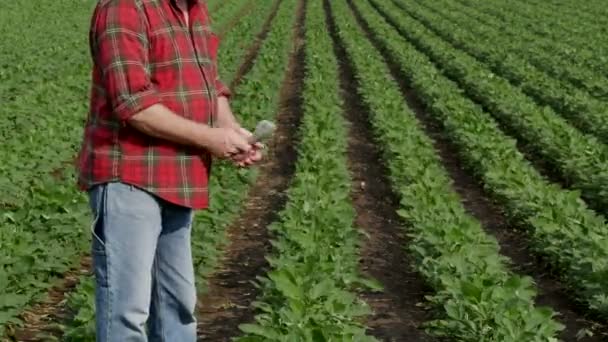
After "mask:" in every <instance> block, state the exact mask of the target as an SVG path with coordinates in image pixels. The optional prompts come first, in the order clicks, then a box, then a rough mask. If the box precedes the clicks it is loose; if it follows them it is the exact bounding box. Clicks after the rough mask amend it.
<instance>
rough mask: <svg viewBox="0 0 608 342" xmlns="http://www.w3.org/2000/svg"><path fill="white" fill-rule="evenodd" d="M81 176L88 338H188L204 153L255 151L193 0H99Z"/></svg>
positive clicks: (237, 156)
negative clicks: (89, 267) (91, 218)
mask: <svg viewBox="0 0 608 342" xmlns="http://www.w3.org/2000/svg"><path fill="white" fill-rule="evenodd" d="M90 44H91V46H90V48H91V54H92V57H93V61H94V67H93V86H92V93H91V103H90V106H91V107H90V113H89V117H88V120H87V123H86V127H85V133H84V141H83V145H82V149H81V152H80V160H79V185H80V187H81V188H82V189H84V190H87V191H88V192H89V195H90V200H91V206H92V208H93V212H94V214H95V222H94V225H93V229H92V230H93V244H92V245H93V246H92V252H93V261H94V270H95V278H96V314H97V322H96V324H97V341H101V342H104V341H111V342H115V341H147V340H149V341H168V342H173V341H175V342H188V341H195V340H196V320H195V316H194V307H195V303H196V290H195V287H194V270H193V265H192V256H191V249H190V230H191V222H192V215H193V210H195V209H204V208H206V207H207V206H208V193H207V181H208V178H209V172H210V165H211V159H212V156H214V157H218V158H228V159H231V160H233V161H234V163H235V164H237V165H239V166H249V165H252V164H254V163H256V162H257V161H259V160H260V159H261V154H260V151H259V149H260V147H261V146H260V145H257V144H254V145H252V144H250V143H249V142H248V140H247V138H248V137H249V136H250V135H251V133H249V132H248V131H246V130H244V129H242V128H240V126H239V124H238V123H237V121H236V120H235V118H234V116H233V114H232V112H231V110H230V106H229V103H228V97H229V91H228V89H227V88H226V87H225V86H224V85H223V84H222V83H221V82H220V81H219V79H218V74H217V62H216V56H217V48H218V38H217V37H216V36H215V35H214V34H213V33H212V32H211V31H210V27H209V15H208V12H207V7H206V4H205V1H203V0H100V1H99V3H98V4H97V7H96V9H95V12H94V14H93V18H92V22H91V31H90Z"/></svg>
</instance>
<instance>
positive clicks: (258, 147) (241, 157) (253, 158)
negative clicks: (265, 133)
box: [231, 127, 264, 167]
mask: <svg viewBox="0 0 608 342" xmlns="http://www.w3.org/2000/svg"><path fill="white" fill-rule="evenodd" d="M235 131H236V132H238V133H239V134H240V135H241V136H242V137H243V138H245V140H249V139H250V138H251V137H253V134H252V133H251V132H249V131H248V130H246V129H244V128H242V127H239V128H237V129H235ZM263 149H264V144H262V143H260V142H255V143H253V144H251V150H250V151H249V152H243V153H239V154H236V155H234V156H232V158H231V159H232V161H233V162H234V163H235V164H236V165H238V166H240V167H247V166H251V165H254V164H256V163H257V162H259V161H261V160H262V150H263Z"/></svg>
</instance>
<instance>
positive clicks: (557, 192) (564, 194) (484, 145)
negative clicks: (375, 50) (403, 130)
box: [361, 0, 608, 315]
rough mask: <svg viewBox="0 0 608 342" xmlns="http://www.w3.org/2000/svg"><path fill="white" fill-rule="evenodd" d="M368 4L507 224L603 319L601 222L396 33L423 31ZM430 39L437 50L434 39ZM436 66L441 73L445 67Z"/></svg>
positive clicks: (378, 29)
mask: <svg viewBox="0 0 608 342" xmlns="http://www.w3.org/2000/svg"><path fill="white" fill-rule="evenodd" d="M369 1H370V2H371V3H373V6H369V5H367V2H366V5H363V4H362V5H361V6H365V7H364V8H363V9H362V13H364V14H365V15H366V17H367V18H368V19H367V22H368V24H369V25H370V27H372V29H373V31H374V32H375V33H376V35H377V36H378V37H379V40H380V41H381V42H382V44H383V45H384V46H385V47H386V49H387V50H389V51H390V52H391V55H393V56H394V58H395V59H396V60H397V61H398V63H399V67H400V68H401V70H402V71H403V73H404V74H405V75H406V76H407V77H408V79H409V80H410V82H411V83H412V85H413V86H414V88H415V89H416V91H417V92H418V94H419V95H420V97H421V99H422V101H423V102H424V103H425V104H426V106H427V108H428V109H429V111H430V112H431V113H432V114H434V115H435V116H436V117H437V119H438V120H439V121H441V122H443V124H444V126H445V130H446V133H447V134H448V135H449V136H450V138H451V139H452V141H453V142H454V143H455V144H456V145H457V146H458V147H459V149H460V154H461V157H462V158H463V160H464V161H465V162H466V165H467V166H468V167H469V169H470V170H472V171H473V172H474V173H475V174H476V175H477V176H478V177H479V178H480V179H481V180H482V181H483V182H484V184H485V188H486V189H487V190H488V191H489V192H490V193H491V194H492V195H494V197H495V199H496V200H497V201H498V202H500V203H502V206H503V207H504V210H505V213H506V214H507V215H508V216H509V217H510V218H511V219H512V220H513V221H514V222H518V223H520V224H522V225H523V226H525V227H528V228H529V235H530V236H531V244H532V248H533V249H535V250H536V251H537V252H539V253H540V254H541V255H545V256H546V257H547V259H548V260H549V261H550V262H551V263H552V264H553V266H554V267H555V269H557V270H560V271H561V273H562V276H563V278H564V279H565V280H566V281H567V283H568V284H570V285H571V286H572V288H573V289H574V290H576V291H577V293H578V296H579V299H581V300H582V301H584V302H586V303H587V304H588V305H589V306H590V307H591V308H593V309H596V310H598V311H599V312H601V313H602V314H604V315H606V314H608V305H607V304H608V302H607V301H606V298H608V297H607V296H606V292H605V289H606V288H608V277H606V276H605V274H606V269H607V266H608V265H607V263H606V260H607V259H606V257H608V243H606V231H607V226H606V223H605V219H604V218H603V217H601V216H598V215H597V214H595V213H594V212H593V211H591V210H589V209H588V208H587V207H586V205H585V204H584V203H583V202H582V201H581V200H580V198H579V194H578V193H577V192H573V191H568V190H564V189H562V188H560V187H559V186H558V185H555V184H552V183H549V182H547V181H546V180H545V179H544V178H543V177H542V176H541V175H540V174H539V173H538V172H537V171H536V170H535V169H534V167H533V166H531V165H530V163H529V162H527V161H526V159H525V158H524V156H523V155H522V154H521V153H520V152H518V150H517V147H516V145H517V142H516V141H515V140H514V139H512V138H510V137H508V136H506V135H505V134H504V133H503V132H501V130H500V129H499V127H498V125H497V123H496V122H495V121H494V120H493V119H492V118H491V116H490V115H488V113H486V112H484V111H483V109H482V108H481V107H480V106H478V105H477V104H475V103H474V102H473V101H471V100H470V99H468V98H467V97H465V96H463V91H462V90H461V89H460V88H459V87H458V85H457V84H456V83H455V82H453V81H451V80H449V79H448V78H446V77H445V76H444V75H442V73H441V72H440V71H439V69H438V68H437V67H436V66H435V65H434V64H433V63H432V62H431V61H430V60H429V57H427V56H426V55H424V54H423V53H421V52H419V51H418V49H417V48H416V47H415V46H414V44H413V42H414V40H413V39H412V41H411V42H410V41H409V40H408V39H409V38H410V37H409V36H408V35H406V34H403V32H405V31H407V32H423V29H422V28H421V27H420V26H419V25H417V24H416V23H415V22H414V21H412V20H411V19H410V18H408V17H407V16H406V15H405V14H404V13H402V12H401V10H400V9H399V8H398V7H396V6H395V5H394V4H393V3H392V2H391V0H369ZM372 8H374V9H377V10H379V11H380V12H381V13H382V15H380V13H378V12H377V11H375V10H372ZM384 17H386V18H388V19H389V22H390V24H388V23H387V21H386V20H385V19H384ZM395 27H398V28H399V29H398V30H397V29H395ZM399 32H401V33H402V34H403V35H404V36H407V37H408V39H405V38H404V36H401V35H400V34H399ZM430 42H432V43H433V44H437V45H436V46H437V47H438V48H440V49H441V47H442V45H441V44H439V43H438V42H437V41H436V40H433V39H431V40H430ZM451 55H452V56H454V54H453V53H451ZM441 67H442V68H443V69H442V70H446V69H445V65H443V64H442V65H441ZM487 79H488V78H478V82H480V83H482V82H483V83H485V82H486V81H487ZM495 96H496V97H497V98H502V97H505V94H504V93H501V92H496V93H495ZM511 101H512V102H516V101H515V99H513V100H511ZM521 115H523V112H522V113H521Z"/></svg>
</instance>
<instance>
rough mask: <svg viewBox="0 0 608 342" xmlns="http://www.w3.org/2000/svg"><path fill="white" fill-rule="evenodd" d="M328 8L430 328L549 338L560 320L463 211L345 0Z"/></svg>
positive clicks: (364, 9) (472, 337)
mask: <svg viewBox="0 0 608 342" xmlns="http://www.w3.org/2000/svg"><path fill="white" fill-rule="evenodd" d="M356 6H357V8H358V12H359V13H361V15H362V16H363V18H364V20H366V21H367V22H368V25H373V26H374V29H376V30H378V31H377V33H378V34H379V35H383V36H384V33H383V32H382V31H380V30H383V29H388V30H392V28H390V27H388V28H387V27H386V24H384V25H383V24H382V23H381V19H379V18H375V17H374V16H373V15H368V13H372V12H373V10H372V9H371V8H370V6H369V4H363V3H361V4H359V3H358V2H357V5H356ZM332 8H333V12H334V16H335V18H336V24H337V26H338V30H339V35H340V37H341V38H342V41H343V43H344V45H345V48H346V50H347V53H348V54H349V56H350V59H351V60H352V63H353V65H354V67H355V70H356V75H357V78H358V88H359V91H360V93H361V96H362V97H363V100H364V101H365V102H366V103H367V105H368V107H369V109H370V112H371V115H372V118H371V122H372V126H373V128H374V131H375V132H376V135H377V138H378V140H379V143H380V144H381V145H382V146H384V148H385V160H386V161H387V162H388V165H389V169H390V178H391V182H392V185H393V188H394V190H395V192H396V193H398V194H399V196H400V199H401V205H400V208H401V209H400V211H399V214H400V215H401V216H402V217H403V218H404V219H405V220H406V221H407V222H408V228H409V229H408V232H409V234H410V235H411V236H412V237H413V238H414V239H413V241H412V243H411V245H410V246H409V249H410V251H411V252H412V253H413V254H414V255H415V256H416V257H417V260H416V265H415V267H416V268H417V269H418V270H419V272H420V273H421V274H423V275H424V277H425V278H426V279H427V280H428V282H429V283H430V284H431V285H432V287H433V288H434V289H435V290H436V291H437V293H436V294H435V295H433V296H432V297H430V300H431V302H432V303H433V304H434V305H435V306H436V307H437V308H438V309H439V310H440V312H441V317H439V319H438V320H436V321H434V322H432V325H431V327H432V331H433V332H434V333H436V334H437V335H440V336H449V337H450V338H454V339H456V340H459V341H524V340H525V341H533V340H535V341H541V340H542V341H546V340H548V339H550V338H551V337H553V336H554V335H555V334H556V332H557V331H558V330H560V327H561V325H560V324H559V323H556V322H555V321H553V318H552V316H553V313H552V311H551V310H550V309H545V308H535V307H534V297H535V290H534V285H533V282H532V280H531V279H530V278H529V277H520V276H517V275H514V274H512V273H511V272H510V271H509V270H508V268H507V265H508V260H507V259H506V258H505V257H503V256H501V255H500V253H499V246H498V243H497V242H496V240H495V239H494V238H493V237H490V236H488V235H487V234H486V233H485V232H484V230H483V229H482V227H481V225H480V223H479V222H478V221H477V220H476V219H475V218H473V217H471V216H470V215H469V214H467V212H466V210H465V208H464V207H463V205H462V202H461V199H460V197H459V196H458V195H457V193H456V192H455V191H454V189H453V186H452V181H451V179H450V177H449V176H448V174H447V172H446V170H445V169H444V168H443V166H442V165H441V161H440V160H439V158H438V156H437V151H436V150H435V149H434V147H433V143H432V141H431V139H430V138H429V137H427V136H426V135H425V133H424V131H423V129H422V128H421V124H420V123H419V122H418V121H417V119H416V116H415V114H414V113H413V111H412V110H411V109H410V108H409V107H408V105H407V103H406V102H405V100H404V98H403V96H402V94H401V92H400V90H399V87H398V85H397V84H396V81H394V80H393V79H392V78H391V75H390V72H389V70H388V67H387V65H386V64H385V62H384V60H383V58H382V56H381V55H380V53H378V52H377V51H376V50H375V48H374V46H373V45H372V44H371V43H370V42H369V41H368V40H367V39H366V38H365V35H364V34H362V31H361V29H359V28H358V27H357V23H356V21H355V19H354V18H353V17H352V16H351V15H349V14H350V11H349V8H348V6H347V4H346V2H345V1H344V0H340V1H332ZM424 80H425V81H426V82H427V84H428V82H432V79H429V78H425V79H424ZM379 93H381V94H383V96H382V97H378V96H377V94H379ZM401 267H407V266H401Z"/></svg>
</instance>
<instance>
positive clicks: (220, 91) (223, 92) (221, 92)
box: [215, 77, 232, 98]
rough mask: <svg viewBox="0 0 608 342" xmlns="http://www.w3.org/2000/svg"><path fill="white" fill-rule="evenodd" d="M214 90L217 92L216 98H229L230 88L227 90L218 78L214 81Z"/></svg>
mask: <svg viewBox="0 0 608 342" xmlns="http://www.w3.org/2000/svg"><path fill="white" fill-rule="evenodd" d="M215 90H216V91H217V97H227V98H230V96H232V93H231V92H230V88H228V87H227V86H226V85H225V84H224V83H223V82H222V81H221V80H220V79H219V77H218V78H216V79H215Z"/></svg>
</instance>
